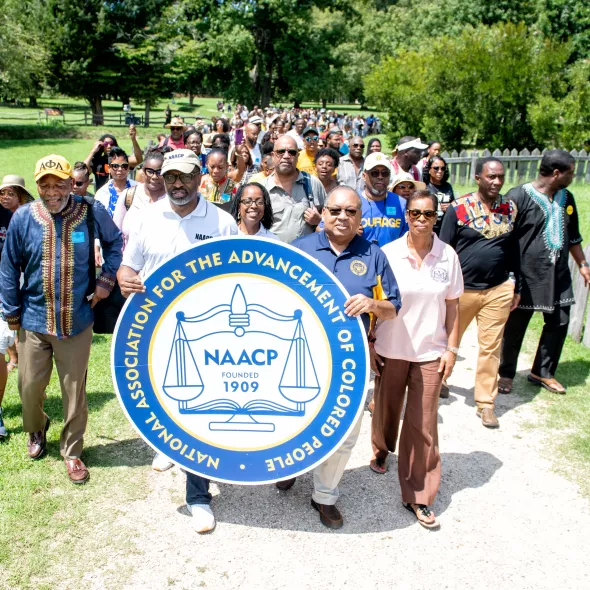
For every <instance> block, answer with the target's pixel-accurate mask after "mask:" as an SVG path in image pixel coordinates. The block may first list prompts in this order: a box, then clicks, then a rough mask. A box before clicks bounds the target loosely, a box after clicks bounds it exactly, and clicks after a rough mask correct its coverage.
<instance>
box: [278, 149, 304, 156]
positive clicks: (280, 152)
mask: <svg viewBox="0 0 590 590" xmlns="http://www.w3.org/2000/svg"><path fill="white" fill-rule="evenodd" d="M285 153H287V154H289V155H290V156H293V157H295V156H296V155H297V154H298V153H299V150H295V149H293V148H291V149H290V150H285V149H281V150H275V154H276V155H277V156H281V157H283V156H284V155H285Z"/></svg>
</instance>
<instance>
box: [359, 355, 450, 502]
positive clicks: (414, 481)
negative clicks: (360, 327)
mask: <svg viewBox="0 0 590 590" xmlns="http://www.w3.org/2000/svg"><path fill="white" fill-rule="evenodd" d="M382 360H383V362H384V365H383V366H382V367H380V372H381V376H380V377H377V376H375V390H374V392H373V400H374V402H375V407H374V409H373V420H372V422H371V443H372V445H373V454H374V455H375V457H376V458H381V459H385V458H386V457H387V455H388V453H389V452H392V453H393V452H395V445H396V443H397V439H398V434H399V432H400V421H401V417H402V410H403V407H404V399H405V397H406V386H407V388H408V401H407V403H406V413H405V415H404V421H403V425H402V428H401V435H400V436H399V450H398V460H397V470H398V477H399V484H400V487H401V492H402V500H403V501H404V502H412V503H414V504H426V505H427V506H430V505H431V504H432V503H433V502H434V499H435V497H436V494H437V492H438V489H439V487H440V453H439V450H438V424H437V419H438V398H439V394H440V386H441V383H442V373H439V372H438V365H439V362H440V360H436V361H427V362H423V363H413V362H409V361H402V360H399V359H388V358H385V357H382Z"/></svg>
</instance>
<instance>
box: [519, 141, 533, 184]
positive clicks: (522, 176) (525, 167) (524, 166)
mask: <svg viewBox="0 0 590 590" xmlns="http://www.w3.org/2000/svg"><path fill="white" fill-rule="evenodd" d="M530 155H531V152H529V150H527V149H526V148H524V150H522V151H521V152H520V156H521V157H523V156H524V157H528V156H530ZM516 165H517V170H518V174H517V177H518V183H519V184H520V183H521V182H522V181H523V180H526V178H527V175H528V171H529V160H528V159H526V160H518V161H517V163H516Z"/></svg>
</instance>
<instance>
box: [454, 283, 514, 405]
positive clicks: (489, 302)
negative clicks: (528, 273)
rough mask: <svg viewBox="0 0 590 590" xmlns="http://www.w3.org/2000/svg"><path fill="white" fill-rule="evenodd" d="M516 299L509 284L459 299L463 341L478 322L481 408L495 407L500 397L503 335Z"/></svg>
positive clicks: (477, 376) (477, 392) (477, 377)
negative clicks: (471, 326) (469, 328)
mask: <svg viewBox="0 0 590 590" xmlns="http://www.w3.org/2000/svg"><path fill="white" fill-rule="evenodd" d="M513 297H514V283H513V282H512V281H506V282H505V283H502V284H501V285H498V286H496V287H492V288H491V289H484V290H483V291H465V292H464V293H463V295H461V297H460V298H459V341H460V340H461V339H462V338H463V334H464V333H465V330H467V328H468V327H469V324H470V323H471V322H472V320H473V318H475V319H476V321H477V340H478V345H479V352H478V355H477V369H476V373H475V403H476V404H477V407H478V408H479V409H483V408H486V407H487V408H493V407H494V401H495V399H496V396H497V395H498V368H499V366H500V350H501V348H502V336H503V334H504V327H505V326H506V321H507V320H508V316H509V315H510V304H511V302H512V298H513Z"/></svg>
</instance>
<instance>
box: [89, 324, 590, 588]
mask: <svg viewBox="0 0 590 590" xmlns="http://www.w3.org/2000/svg"><path fill="white" fill-rule="evenodd" d="M474 344H475V338H474V333H473V331H470V332H468V334H467V335H466V339H465V341H464V343H463V346H462V352H461V354H462V356H464V357H466V358H464V359H461V360H460V362H459V363H458V365H457V368H456V372H455V374H454V375H453V377H452V379H451V396H450V398H449V399H448V400H442V401H441V407H440V412H439V436H440V445H441V452H442V465H443V479H442V485H441V490H440V493H439V495H438V498H437V501H436V503H435V504H434V510H435V512H436V514H437V515H438V516H439V518H440V521H441V528H440V530H439V531H436V532H431V531H427V530H425V529H423V528H421V527H420V526H419V525H417V524H416V521H415V519H413V518H412V516H411V515H410V514H409V513H408V512H407V511H406V510H405V509H403V507H402V506H401V499H400V492H399V485H398V482H397V473H396V462H395V458H394V457H392V461H391V462H390V471H389V472H388V473H387V474H386V475H385V476H379V475H376V474H373V473H372V472H371V471H370V470H369V469H368V467H367V462H368V459H369V458H370V444H369V429H370V417H369V415H368V413H367V412H365V416H364V420H363V429H362V432H361V436H360V439H359V443H358V444H357V446H356V448H355V449H354V452H353V455H352V458H351V460H350V462H349V464H348V469H347V471H346V473H345V475H344V478H343V481H342V485H341V499H340V502H339V506H340V509H341V510H342V513H343V515H344V518H345V525H344V528H343V529H341V530H340V531H338V532H336V533H335V532H331V531H328V530H327V529H325V528H324V527H323V526H322V525H321V524H320V522H319V519H318V517H317V513H316V512H315V511H314V510H312V508H311V507H310V505H309V501H310V493H311V488H312V482H311V476H310V475H309V474H308V475H306V476H304V477H301V478H300V479H299V480H298V482H297V483H296V485H295V486H294V488H293V489H292V490H291V491H290V492H288V493H286V494H279V492H278V491H277V490H276V489H275V487H274V486H263V487H257V488H247V487H238V486H229V485H221V484H220V485H218V486H217V485H214V486H213V489H214V491H213V493H214V494H216V496H215V498H214V502H213V509H214V512H215V514H216V517H217V522H218V524H217V529H216V531H215V532H214V533H213V534H210V535H206V536H199V535H197V534H196V533H194V532H193V531H192V528H191V522H190V518H189V517H188V515H187V513H186V512H185V509H184V507H183V504H184V476H183V475H182V473H180V472H179V470H178V469H176V468H175V469H173V470H171V471H169V472H166V473H164V474H157V473H155V472H151V473H150V476H149V478H148V479H149V483H150V486H151V493H150V494H149V497H148V498H147V499H146V500H142V501H138V502H135V503H132V504H129V505H126V506H123V508H122V510H123V514H122V516H121V517H120V518H118V520H117V523H116V526H117V527H127V528H129V529H130V531H131V535H129V538H130V539H131V541H130V546H129V550H128V551H122V552H121V553H120V555H118V556H116V557H114V559H113V560H112V562H111V566H110V567H109V568H108V571H105V570H103V571H95V572H92V573H87V574H86V575H85V576H84V578H83V580H84V582H83V583H84V585H85V586H88V587H92V588H103V587H105V586H108V587H117V588H122V587H124V588H167V587H174V588H198V587H203V588H205V587H206V588H213V589H226V588H227V589H230V588H231V589H234V588H244V589H248V590H250V589H258V588H260V589H262V588H264V589H274V588H280V589H298V590H299V589H303V588H310V589H312V588H313V589H314V590H315V589H321V590H323V589H327V588H351V589H353V588H378V589H381V588H383V589H390V588H404V589H414V588H415V589H425V588H511V589H513V588H535V589H539V588H568V589H572V588H580V589H581V588H584V589H587V588H590V552H589V551H588V540H589V539H590V534H589V533H588V531H590V510H589V505H588V502H587V501H586V500H585V499H583V498H582V497H581V496H580V495H579V494H578V491H577V489H576V486H575V485H574V484H572V483H570V482H569V481H567V480H566V479H564V478H563V477H561V476H559V475H557V474H556V473H555V472H553V471H552V465H551V460H550V459H551V458H550V457H545V456H543V448H544V446H543V436H544V434H543V431H542V430H541V429H530V428H527V427H526V424H529V423H530V422H534V421H535V420H536V419H537V418H536V414H535V409H534V404H530V405H524V406H521V405H519V403H520V400H519V398H518V396H516V395H510V396H501V397H500V399H499V400H498V401H499V404H498V415H499V418H500V423H501V428H500V429H499V430H496V431H493V430H487V429H485V428H483V427H482V426H481V422H480V421H479V420H478V419H477V418H476V417H475V407H474V404H473V389H472V387H473V373H474V371H473V367H474V366H475V363H474V359H475V353H476V350H475V345H474ZM563 402H564V403H566V400H565V399H564V400H563ZM113 583H114V585H113Z"/></svg>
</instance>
